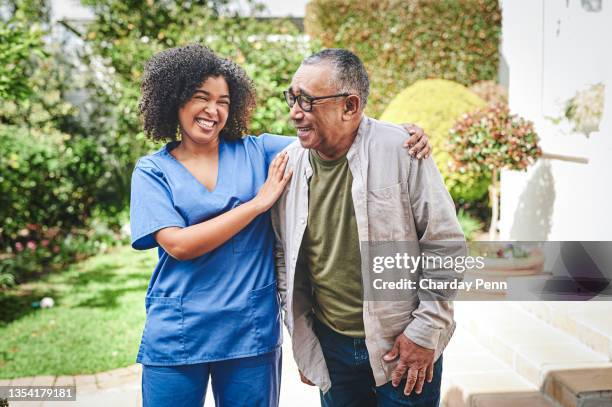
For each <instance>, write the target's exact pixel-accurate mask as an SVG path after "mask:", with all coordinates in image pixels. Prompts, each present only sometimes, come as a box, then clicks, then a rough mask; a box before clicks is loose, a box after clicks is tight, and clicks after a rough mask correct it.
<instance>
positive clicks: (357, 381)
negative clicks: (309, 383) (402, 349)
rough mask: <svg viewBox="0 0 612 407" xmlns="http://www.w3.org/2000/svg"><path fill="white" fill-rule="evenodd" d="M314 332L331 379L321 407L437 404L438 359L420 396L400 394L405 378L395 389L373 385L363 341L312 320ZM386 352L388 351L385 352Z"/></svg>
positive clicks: (439, 367) (440, 372) (438, 395)
mask: <svg viewBox="0 0 612 407" xmlns="http://www.w3.org/2000/svg"><path fill="white" fill-rule="evenodd" d="M314 327H315V333H316V334H317V337H318V338H319V342H320V343H321V347H322V349H323V356H324V357H325V363H326V364H327V369H328V370H329V376H330V379H331V388H330V390H329V391H328V392H327V393H325V394H323V393H321V406H323V407H375V406H378V407H397V406H410V407H437V406H438V405H439V403H440V384H441V382H442V356H440V358H439V359H438V360H437V361H436V363H434V377H433V380H432V382H431V383H427V381H425V384H424V386H423V391H422V392H421V394H416V392H415V391H414V390H413V391H412V393H410V396H406V395H404V386H405V385H406V379H404V380H402V381H401V382H400V384H399V386H398V387H393V385H392V384H391V382H388V383H386V384H384V385H382V386H378V387H377V386H376V384H375V382H374V375H373V373H372V368H371V367H370V360H369V356H368V350H367V348H366V345H365V339H363V338H351V337H349V336H345V335H341V334H339V333H337V332H336V331H334V330H332V329H330V328H328V327H327V326H326V325H324V324H323V323H321V322H320V321H318V320H317V319H316V318H315V323H314ZM389 350H390V349H389Z"/></svg>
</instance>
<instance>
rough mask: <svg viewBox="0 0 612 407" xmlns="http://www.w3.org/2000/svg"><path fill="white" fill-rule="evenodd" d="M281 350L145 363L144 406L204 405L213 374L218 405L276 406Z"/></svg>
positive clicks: (219, 406)
mask: <svg viewBox="0 0 612 407" xmlns="http://www.w3.org/2000/svg"><path fill="white" fill-rule="evenodd" d="M281 352H282V351H281V348H278V349H277V350H275V351H273V352H270V353H266V354H263V355H259V356H253V357H247V358H239V359H229V360H224V361H220V362H210V363H198V364H194V365H181V366H147V365H143V369H142V402H143V406H144V407H162V406H163V407H167V406H172V407H201V406H202V405H203V404H204V397H205V396H206V387H207V386H208V377H209V376H210V378H211V385H212V392H213V395H214V397H215V404H216V405H217V407H242V406H244V407H277V406H278V397H279V393H280V378H281V359H282V353H281Z"/></svg>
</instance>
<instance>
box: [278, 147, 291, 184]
mask: <svg viewBox="0 0 612 407" xmlns="http://www.w3.org/2000/svg"><path fill="white" fill-rule="evenodd" d="M288 162H289V154H287V153H286V152H285V153H283V154H282V157H281V160H280V162H279V164H278V168H277V170H276V171H277V176H278V177H279V179H282V178H283V176H284V175H285V168H287V163H288Z"/></svg>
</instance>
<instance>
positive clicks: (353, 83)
mask: <svg viewBox="0 0 612 407" xmlns="http://www.w3.org/2000/svg"><path fill="white" fill-rule="evenodd" d="M320 63H328V64H330V65H331V66H332V67H333V68H334V75H333V78H331V79H330V81H331V83H332V84H333V85H334V86H335V87H336V88H337V89H338V91H339V92H343V93H353V94H357V95H359V98H360V99H361V107H362V108H365V106H366V105H367V103H368V95H369V93H370V79H369V78H368V72H367V71H366V69H365V66H363V62H361V60H360V59H359V57H358V56H357V55H355V54H353V53H352V52H351V51H349V50H346V49H342V48H329V49H324V50H323V51H319V52H317V53H316V54H313V55H311V56H309V57H307V58H305V59H304V60H303V61H302V65H317V64H320Z"/></svg>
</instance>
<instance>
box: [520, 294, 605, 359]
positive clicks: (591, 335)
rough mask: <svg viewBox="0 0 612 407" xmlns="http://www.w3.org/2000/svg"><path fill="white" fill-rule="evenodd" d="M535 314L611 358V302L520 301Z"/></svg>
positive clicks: (521, 304)
mask: <svg viewBox="0 0 612 407" xmlns="http://www.w3.org/2000/svg"><path fill="white" fill-rule="evenodd" d="M517 304H518V305H520V306H521V307H522V308H523V309H525V310H527V311H528V312H530V313H531V314H532V315H534V316H536V317H538V318H539V319H541V320H543V321H545V322H547V323H548V324H550V325H552V326H554V327H556V328H558V329H560V330H562V331H563V332H565V333H567V334H569V335H571V336H573V337H575V338H577V339H578V340H580V341H581V342H582V343H583V344H585V345H586V346H587V347H589V348H590V349H592V350H594V351H596V352H598V353H601V354H603V355H606V356H607V358H608V360H611V361H612V302H610V301H592V302H567V301H565V302H552V301H551V302H520V303H517Z"/></svg>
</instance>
